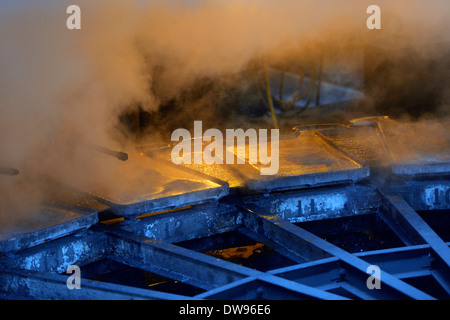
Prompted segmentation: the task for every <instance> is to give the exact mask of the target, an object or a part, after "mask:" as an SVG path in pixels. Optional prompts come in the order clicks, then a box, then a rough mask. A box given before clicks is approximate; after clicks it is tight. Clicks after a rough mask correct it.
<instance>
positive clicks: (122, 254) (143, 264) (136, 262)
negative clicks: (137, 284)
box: [103, 228, 255, 290]
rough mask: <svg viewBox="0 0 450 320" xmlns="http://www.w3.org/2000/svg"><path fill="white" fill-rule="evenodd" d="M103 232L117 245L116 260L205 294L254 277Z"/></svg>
mask: <svg viewBox="0 0 450 320" xmlns="http://www.w3.org/2000/svg"><path fill="white" fill-rule="evenodd" d="M103 232H105V233H106V234H108V235H110V236H111V237H112V239H113V241H114V244H115V250H114V252H113V253H112V256H111V258H112V259H113V260H116V261H119V262H121V263H125V264H128V265H130V266H133V267H136V268H139V269H143V270H146V271H150V272H154V273H157V274H160V275H163V276H165V277H168V278H171V279H173V280H179V281H181V282H184V283H188V284H191V285H194V286H196V287H199V288H202V289H205V290H210V289H212V288H215V287H217V286H221V285H224V284H227V283H230V282H234V281H236V280H240V279H242V278H245V277H248V276H252V275H254V274H255V272H254V271H253V270H252V269H249V268H245V267H241V266H239V265H235V264H233V263H230V262H228V261H224V260H219V259H216V258H213V257H210V256H207V255H204V254H201V253H198V252H195V251H191V250H188V249H185V248H182V247H179V246H176V245H173V244H170V243H166V242H164V241H160V240H156V239H151V238H147V237H144V236H138V235H134V234H133V233H131V232H128V231H125V230H121V229H118V228H103Z"/></svg>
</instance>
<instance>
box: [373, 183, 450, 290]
mask: <svg viewBox="0 0 450 320" xmlns="http://www.w3.org/2000/svg"><path fill="white" fill-rule="evenodd" d="M379 192H380V194H381V196H382V197H383V209H384V210H380V215H381V216H382V218H383V219H384V220H385V221H386V223H387V224H388V225H389V226H390V227H391V228H392V230H393V231H394V232H395V233H396V234H397V235H398V236H399V237H400V238H401V239H402V240H403V241H404V242H405V243H406V244H408V245H410V244H422V243H427V244H429V245H430V247H431V249H432V250H433V253H434V255H433V257H434V259H433V266H432V267H433V269H435V273H436V274H437V277H436V278H437V279H439V280H438V281H439V283H440V284H441V286H442V287H443V288H444V289H445V290H446V291H447V293H449V294H450V248H449V247H448V245H447V244H446V243H445V242H444V241H443V240H442V239H441V238H440V237H439V236H438V235H437V234H436V233H435V232H434V230H433V229H432V228H431V227H430V226H429V225H428V224H427V223H426V222H425V221H424V220H423V219H422V218H421V217H420V216H419V215H418V214H417V212H416V211H414V209H413V208H411V206H410V205H409V204H408V203H407V202H406V201H405V200H404V199H403V198H402V197H401V196H399V195H398V194H396V193H394V192H392V191H390V190H383V189H381V190H379Z"/></svg>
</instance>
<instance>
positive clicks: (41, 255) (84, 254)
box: [0, 231, 110, 273]
mask: <svg viewBox="0 0 450 320" xmlns="http://www.w3.org/2000/svg"><path fill="white" fill-rule="evenodd" d="M109 247H110V246H109V243H108V238H107V237H106V236H105V235H103V234H101V233H94V232H91V231H85V232H82V233H79V234H73V235H72V236H70V237H64V238H60V239H57V240H53V241H51V242H48V243H46V244H41V245H38V246H35V247H32V248H29V249H25V250H23V251H20V252H17V253H10V254H7V255H4V256H2V257H1V258H0V266H2V265H4V266H11V267H17V268H19V269H25V270H30V271H40V272H51V273H63V272H66V270H67V267H68V266H69V265H72V264H76V265H78V266H83V265H84V264H87V263H90V262H93V261H96V260H100V259H102V258H103V257H104V255H105V254H106V252H107V250H108V249H109Z"/></svg>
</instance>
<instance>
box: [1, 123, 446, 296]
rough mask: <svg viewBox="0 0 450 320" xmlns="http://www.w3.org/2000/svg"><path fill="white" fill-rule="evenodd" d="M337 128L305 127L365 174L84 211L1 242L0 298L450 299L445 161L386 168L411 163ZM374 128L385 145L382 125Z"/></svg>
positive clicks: (232, 189) (371, 125) (371, 129)
mask: <svg viewBox="0 0 450 320" xmlns="http://www.w3.org/2000/svg"><path fill="white" fill-rule="evenodd" d="M372 120H373V119H371V121H367V123H368V124H362V123H363V122H364V123H365V122H366V121H365V120H364V121H362V120H359V121H355V122H354V123H359V125H364V128H365V129H364V130H365V131H367V129H369V131H374V132H375V133H376V132H379V131H378V130H379V127H377V126H379V125H380V123H383V121H387V119H385V118H382V119H377V121H372ZM366 126H370V127H366ZM334 129H335V130H334V131H333V127H331V128H330V127H329V126H325V127H324V128H320V127H315V128H307V129H306V130H307V131H308V135H309V134H311V131H313V132H315V133H316V134H317V135H318V136H323V139H324V141H326V142H327V143H330V146H331V147H332V148H335V150H338V152H340V153H342V157H351V158H352V159H355V161H358V163H362V167H361V168H366V164H365V163H364V159H370V161H369V162H370V163H369V164H370V168H371V171H370V175H367V176H363V177H358V179H353V177H354V176H351V178H350V179H339V181H337V182H336V183H329V181H327V183H318V184H317V185H309V186H306V185H302V186H301V187H299V188H297V189H296V188H293V187H292V185H291V181H289V188H288V189H287V190H286V189H283V188H281V189H280V190H269V191H267V190H266V192H263V193H261V192H255V191H260V190H253V192H244V191H248V190H249V189H251V187H250V188H247V187H246V185H243V186H237V187H236V189H234V188H231V190H230V192H229V193H228V194H226V195H222V196H221V197H220V198H217V197H214V198H213V199H211V201H204V199H202V201H201V202H199V203H195V204H191V203H190V204H191V205H190V206H187V207H183V206H180V205H177V206H176V208H164V209H166V210H165V211H159V212H158V211H151V210H150V211H148V212H147V213H146V214H143V212H142V210H139V212H138V214H130V212H129V211H126V214H125V215H121V214H120V212H121V211H120V210H119V211H118V210H113V209H114V208H113V209H111V208H106V209H103V210H99V211H95V212H92V211H89V213H88V214H86V215H84V216H83V217H82V218H77V219H78V220H77V219H72V220H68V221H65V222H63V223H61V224H58V225H56V226H53V227H51V228H49V229H43V230H38V231H37V233H36V232H35V233H29V234H26V235H23V236H20V237H17V238H10V239H8V240H7V241H4V242H2V246H1V248H2V254H3V255H2V256H1V257H0V297H1V298H3V299H168V300H173V299H177V300H178V299H206V300H216V299H219V300H224V299H226V300H228V299H245V300H251V299H258V300H261V299H269V300H271V299H273V300H288V299H325V300H329V299H332V300H335V299H336V300H340V299H419V300H425V299H448V298H449V297H450V269H449V268H450V249H449V241H450V233H449V232H448V231H449V230H450V219H449V218H448V214H450V211H449V210H450V198H449V194H450V179H449V177H450V175H449V173H448V172H446V171H445V170H446V168H447V167H446V166H445V165H442V164H440V165H439V166H437V165H436V164H435V163H432V164H431V168H432V170H430V167H429V166H428V164H427V163H415V164H414V166H413V169H414V170H413V171H408V170H407V169H405V170H403V169H402V170H401V172H400V171H399V172H393V170H392V169H393V168H394V171H395V170H397V169H398V168H409V167H408V166H404V164H403V163H401V162H399V160H398V159H399V158H395V159H396V160H395V162H392V161H390V160H389V159H391V158H389V157H388V158H387V159H388V160H389V161H387V160H386V158H383V161H378V162H377V161H376V160H377V154H378V153H380V154H383V152H380V149H377V148H376V147H375V146H372V147H373V149H374V150H376V152H373V153H371V154H370V157H369V156H367V157H366V158H364V157H362V156H361V157H360V158H358V159H357V158H356V156H355V150H357V144H358V143H366V141H367V139H368V138H367V136H365V139H362V140H355V136H354V135H350V136H351V139H352V140H347V141H345V134H347V133H348V132H347V131H345V128H342V127H341V126H339V127H337V128H334ZM347 129H348V130H359V129H355V127H354V126H351V127H348V128H347ZM296 130H297V131H296V132H297V134H299V133H301V132H302V130H305V129H304V128H303V129H302V128H296ZM330 130H331V131H330ZM343 130H344V131H343ZM386 130H387V129H386ZM372 138H374V140H373V141H375V140H377V139H378V141H379V142H380V144H381V146H382V149H381V150H386V149H387V150H389V151H390V152H392V151H393V149H392V147H390V146H389V143H386V141H383V139H382V138H383V135H382V136H378V138H376V137H372ZM333 141H334V142H333ZM336 141H339V142H336ZM346 145H347V146H348V145H350V147H349V148H346ZM383 148H384V149H383ZM389 148H391V149H389ZM352 152H353V153H352ZM386 162H387V163H389V165H388V166H386V165H385V164H386ZM377 164H381V165H380V166H379V167H377ZM402 166H403V167H402ZM233 170H234V169H233ZM358 170H360V168H358ZM234 172H235V171H234ZM358 172H361V171H358ZM240 177H244V178H243V180H244V181H245V176H242V175H241V176H240ZM252 179H253V178H252ZM248 181H250V182H252V183H253V180H248ZM320 182H323V181H320ZM252 185H254V184H250V186H252ZM263 185H265V184H263ZM222 191H223V189H221V192H222ZM251 191H252V190H251ZM97 200H99V201H100V202H101V199H97ZM177 204H179V203H178V202H177ZM79 219H82V220H79ZM80 221H81V222H80ZM74 224H76V225H77V227H74ZM70 265H77V266H79V267H80V268H81V276H82V279H81V289H80V290H69V289H68V288H67V285H66V282H67V279H68V275H67V274H66V270H67V268H68V267H69V266H70ZM372 265H376V266H378V267H380V270H381V273H380V280H381V288H380V289H370V288H369V287H368V286H367V279H368V277H369V275H370V274H369V273H368V269H369V267H370V266H372Z"/></svg>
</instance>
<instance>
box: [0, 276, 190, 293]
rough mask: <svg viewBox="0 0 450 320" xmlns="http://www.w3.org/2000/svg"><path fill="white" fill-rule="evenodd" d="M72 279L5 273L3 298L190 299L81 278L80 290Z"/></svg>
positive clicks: (1, 281) (1, 285)
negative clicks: (68, 285)
mask: <svg viewBox="0 0 450 320" xmlns="http://www.w3.org/2000/svg"><path fill="white" fill-rule="evenodd" d="M68 277H69V276H64V275H57V274H50V273H45V272H34V271H29V270H18V269H13V270H2V271H1V272H0V298H2V299H21V300H22V299H33V300H135V299H140V300H142V299H144V300H154V299H157V300H161V299H164V300H185V299H192V298H190V297H186V296H182V295H178V294H171V293H165V292H158V291H153V290H149V289H140V288H134V287H128V286H123V285H118V284H112V283H106V282H100V281H94V280H88V279H83V278H81V282H80V289H69V288H68V287H67V280H68Z"/></svg>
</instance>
